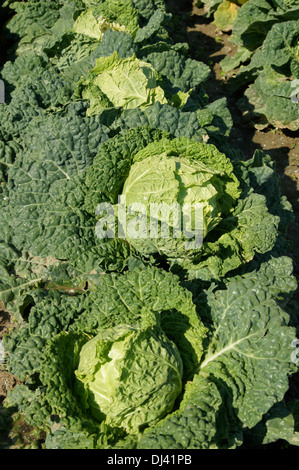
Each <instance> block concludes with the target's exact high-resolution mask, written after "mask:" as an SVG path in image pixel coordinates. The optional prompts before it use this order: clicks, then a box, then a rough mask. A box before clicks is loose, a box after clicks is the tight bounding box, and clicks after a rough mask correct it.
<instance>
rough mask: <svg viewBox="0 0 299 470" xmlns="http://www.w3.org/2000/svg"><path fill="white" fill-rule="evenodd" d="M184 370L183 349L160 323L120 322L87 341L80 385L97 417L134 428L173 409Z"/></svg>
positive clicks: (82, 353) (79, 371)
mask: <svg viewBox="0 0 299 470" xmlns="http://www.w3.org/2000/svg"><path fill="white" fill-rule="evenodd" d="M182 373H183V366H182V360H181V357H180V354H179V351H178V349H177V347H176V346H175V344H174V343H173V342H172V341H170V340H169V339H168V338H167V337H166V335H165V334H164V333H163V331H162V330H161V329H160V328H158V327H151V326H145V327H144V326H143V327H142V328H133V327H130V326H119V327H114V328H111V329H108V330H104V331H102V332H100V333H99V334H98V335H97V336H95V337H94V338H93V339H91V340H90V341H88V342H87V343H86V344H85V345H84V346H83V347H82V349H81V351H80V359H79V365H78V368H77V370H76V371H75V375H76V378H77V383H76V390H77V394H78V395H79V396H80V397H81V401H82V403H83V405H84V407H85V408H86V409H89V410H90V413H91V414H92V415H93V416H94V417H95V418H96V419H98V420H99V421H101V420H103V419H106V423H107V424H110V425H112V426H117V427H122V428H124V429H125V430H126V431H128V432H133V433H134V432H138V430H139V428H140V427H141V426H143V427H144V426H146V425H151V424H154V423H156V422H157V421H158V420H160V419H161V418H163V417H164V416H165V415H167V414H168V413H169V412H170V411H171V410H172V408H173V405H174V402H175V400H176V398H177V397H178V395H179V394H180V393H181V390H182V380H181V379H182Z"/></svg>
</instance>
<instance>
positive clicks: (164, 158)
mask: <svg viewBox="0 0 299 470" xmlns="http://www.w3.org/2000/svg"><path fill="white" fill-rule="evenodd" d="M177 143H179V141H177ZM181 143H182V142H180V144H179V145H181ZM168 144H169V141H164V142H163V141H162V143H159V145H158V144H156V146H154V145H150V146H148V147H147V148H146V149H144V150H143V151H141V152H139V154H137V156H136V158H135V160H136V161H135V163H133V165H132V167H131V169H130V172H129V175H128V177H127V179H126V181H125V184H124V186H123V190H122V196H121V204H120V205H118V209H117V210H118V221H119V227H121V228H120V231H121V232H122V233H123V234H125V238H126V239H127V240H128V241H129V242H130V244H131V245H132V246H133V247H135V248H136V249H137V250H138V251H140V252H142V253H143V254H146V255H150V254H155V253H158V252H159V253H162V254H165V255H167V256H170V257H176V256H188V254H189V252H190V250H192V251H194V249H196V250H200V248H201V246H199V245H198V243H197V244H196V243H195V240H197V238H198V241H199V238H201V240H202V242H203V240H204V239H205V238H206V237H207V235H208V234H209V233H211V232H212V231H213V230H214V229H215V228H216V227H217V226H218V225H219V223H220V222H221V221H222V220H223V218H224V217H225V216H226V215H227V214H229V213H230V211H231V210H232V207H233V205H234V203H235V202H236V200H237V199H238V197H239V195H240V190H239V183H238V181H237V179H236V177H235V176H234V174H233V171H232V165H231V163H230V162H229V161H228V159H227V158H226V157H225V155H224V154H221V153H220V152H219V151H218V150H217V149H216V148H215V147H214V146H212V145H207V144H199V143H196V145H197V149H198V154H197V155H196V154H193V155H190V154H189V151H190V152H191V154H192V149H191V148H188V146H186V147H183V145H182V147H181V148H180V149H176V148H175V145H176V143H175V141H174V144H173V148H172V149H171V148H170V149H168V148H167V145H168ZM183 144H184V142H183ZM163 146H165V147H163ZM178 150H181V152H179V151H178ZM124 206H125V209H126V220H125V224H126V225H125V227H124V223H122V221H123V218H124ZM120 208H121V209H120ZM192 242H193V245H192ZM193 247H195V248H194V249H193Z"/></svg>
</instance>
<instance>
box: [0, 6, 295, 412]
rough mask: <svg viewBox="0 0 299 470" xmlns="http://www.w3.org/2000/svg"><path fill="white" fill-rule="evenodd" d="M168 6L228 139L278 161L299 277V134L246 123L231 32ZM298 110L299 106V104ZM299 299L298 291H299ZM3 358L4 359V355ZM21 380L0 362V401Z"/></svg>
mask: <svg viewBox="0 0 299 470" xmlns="http://www.w3.org/2000/svg"><path fill="white" fill-rule="evenodd" d="M166 4H167V6H168V10H169V11H170V12H171V13H172V14H173V26H174V31H173V36H174V39H175V40H176V41H181V42H188V44H189V46H190V56H191V57H192V58H194V59H197V60H201V61H203V62H205V63H206V64H208V65H210V67H211V68H212V77H211V78H210V79H209V80H208V83H207V85H206V89H207V93H208V95H209V97H210V99H211V101H213V100H214V99H218V98H221V97H224V96H225V97H226V98H227V102H228V107H229V110H230V112H231V115H232V118H233V122H234V126H233V129H232V131H231V135H230V138H229V143H230V144H231V145H234V146H235V147H238V148H240V149H241V150H242V151H243V153H244V156H245V158H250V157H252V155H253V152H254V151H255V150H256V149H262V150H264V151H265V152H266V153H268V154H269V155H270V156H271V157H272V159H273V160H275V162H276V164H277V171H278V173H279V174H280V177H281V191H282V193H283V194H284V195H286V196H287V198H288V200H289V201H290V202H291V204H292V205H293V210H294V222H293V223H292V225H291V226H290V227H289V231H288V238H289V239H290V240H291V241H292V242H293V248H292V252H291V253H290V256H291V257H292V258H293V261H294V274H295V276H296V277H297V279H298V280H299V246H298V244H297V238H298V233H299V232H298V229H299V198H298V195H299V133H298V132H297V133H295V132H290V131H288V132H286V131H282V130H277V129H274V128H272V127H269V128H267V129H265V130H257V129H255V128H254V126H253V125H252V124H251V123H250V122H248V121H246V120H245V119H244V118H243V116H242V114H241V113H240V111H239V110H238V108H237V106H236V101H237V100H238V98H239V96H238V95H237V94H231V93H230V92H229V90H228V87H227V77H223V75H222V74H221V69H220V66H219V62H220V60H221V59H223V58H224V57H225V56H226V55H234V52H235V46H234V44H232V43H231V42H230V37H231V34H230V32H225V33H224V32H222V31H220V30H218V29H217V28H216V27H215V25H214V24H213V22H212V21H211V19H208V18H207V17H206V15H205V11H204V9H203V8H197V7H196V6H195V2H193V3H192V1H188V0H185V1H184V0H166ZM298 112H299V108H298ZM295 300H296V301H297V302H298V301H299V293H298V291H297V293H296V294H295ZM12 326H13V323H12V321H11V318H10V315H9V313H8V312H5V311H2V312H1V311H0V340H1V338H2V337H3V334H5V333H6V332H7V331H8V329H9V328H10V327H12ZM0 359H1V358H0ZM17 382H18V380H17V378H15V377H13V376H11V374H9V373H8V372H7V371H6V370H5V363H2V364H1V362H0V403H1V401H2V400H3V399H4V398H5V396H6V394H7V392H8V390H10V389H12V388H13V387H14V386H15V384H16V383H17Z"/></svg>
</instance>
